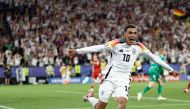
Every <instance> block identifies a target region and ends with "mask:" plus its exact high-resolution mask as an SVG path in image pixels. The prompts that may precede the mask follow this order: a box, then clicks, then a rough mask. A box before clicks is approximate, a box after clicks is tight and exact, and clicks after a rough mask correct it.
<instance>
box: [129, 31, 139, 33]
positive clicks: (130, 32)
mask: <svg viewBox="0 0 190 109" xmlns="http://www.w3.org/2000/svg"><path fill="white" fill-rule="evenodd" d="M128 33H129V34H137V32H132V31H129V32H128Z"/></svg>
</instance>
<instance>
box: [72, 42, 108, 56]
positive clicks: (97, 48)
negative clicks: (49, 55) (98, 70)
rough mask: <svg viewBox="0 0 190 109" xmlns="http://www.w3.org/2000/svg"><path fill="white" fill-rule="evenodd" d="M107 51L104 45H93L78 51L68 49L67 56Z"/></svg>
mask: <svg viewBox="0 0 190 109" xmlns="http://www.w3.org/2000/svg"><path fill="white" fill-rule="evenodd" d="M106 49H107V46H105V45H103V44H102V45H94V46H89V47H84V48H80V49H70V50H68V53H69V55H76V54H86V53H92V52H101V51H104V50H106Z"/></svg>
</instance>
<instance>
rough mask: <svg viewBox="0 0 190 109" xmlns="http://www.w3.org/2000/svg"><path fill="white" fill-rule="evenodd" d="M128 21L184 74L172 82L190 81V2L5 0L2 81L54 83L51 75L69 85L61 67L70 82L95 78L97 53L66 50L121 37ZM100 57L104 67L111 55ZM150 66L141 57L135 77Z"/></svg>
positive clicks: (0, 19)
mask: <svg viewBox="0 0 190 109" xmlns="http://www.w3.org/2000/svg"><path fill="white" fill-rule="evenodd" d="M127 24H136V25H137V27H138V31H139V41H140V42H142V43H143V44H144V45H145V46H147V48H149V49H150V50H151V51H152V52H153V53H155V54H158V52H159V50H160V48H164V50H165V51H166V59H167V62H168V63H169V64H170V65H171V66H172V67H173V68H174V69H176V70H177V71H180V73H181V74H180V75H179V77H178V78H175V77H172V76H171V78H169V80H179V79H182V80H188V79H190V77H189V76H188V75H190V64H189V63H190V49H189V47H190V2H189V0H0V78H1V79H0V84H18V83H20V84H22V82H23V83H24V84H27V83H32V84H37V83H54V82H55V81H54V82H52V80H49V79H47V78H49V77H51V79H52V78H54V79H55V80H57V81H56V82H55V83H64V82H62V79H61V76H62V73H61V71H60V68H61V66H63V67H66V68H67V69H68V70H69V71H70V74H69V76H71V77H72V78H71V80H70V82H71V83H72V82H82V81H83V80H81V77H82V78H85V77H91V74H92V65H91V63H90V60H91V59H92V54H86V55H78V56H77V57H74V58H73V57H70V56H68V55H67V54H66V50H68V49H69V48H81V47H85V46H90V45H95V44H103V43H105V42H107V41H110V40H113V39H115V38H120V37H122V34H123V32H124V28H125V26H126V25H127ZM98 56H99V57H100V59H101V68H102V70H103V69H104V67H105V65H106V62H107V61H109V57H110V55H109V54H108V53H98ZM149 64H150V61H149V60H147V59H146V57H139V59H138V60H137V63H136V64H135V65H134V69H133V71H132V72H133V75H134V78H133V80H134V81H140V80H139V79H138V78H136V77H137V75H138V72H137V67H138V66H142V72H143V73H144V74H145V76H146V74H147V71H148V69H149ZM6 66H10V68H9V69H10V71H8V72H7V71H5V69H7V68H6ZM19 69H21V70H19ZM19 71H21V72H22V77H23V79H22V80H19V75H20V73H19ZM7 74H8V76H10V77H11V78H10V79H11V80H10V82H9V83H6V81H4V79H5V78H6V77H7V76H6V75H7ZM75 77H76V78H75ZM146 80H148V79H145V80H143V81H146ZM20 81H21V82H20ZM89 81H90V79H89Z"/></svg>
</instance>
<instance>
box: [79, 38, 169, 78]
mask: <svg viewBox="0 0 190 109" xmlns="http://www.w3.org/2000/svg"><path fill="white" fill-rule="evenodd" d="M100 51H109V52H110V53H111V59H110V61H109V62H108V64H107V66H106V68H105V70H104V71H103V74H105V79H106V80H118V79H119V80H126V79H129V78H130V76H131V70H132V67H133V65H134V62H135V61H136V59H137V57H138V56H139V55H146V56H148V57H149V58H150V59H152V60H153V61H154V62H156V63H158V64H159V65H161V66H163V67H164V68H166V69H167V70H168V71H173V69H172V68H171V67H170V66H169V65H168V64H166V63H165V62H164V61H162V60H161V59H160V58H158V57H157V56H155V55H154V54H152V53H151V52H150V51H149V50H148V49H147V48H146V47H145V46H144V45H143V44H142V43H140V42H137V43H136V44H134V45H127V44H126V41H125V38H120V39H115V40H112V41H109V42H107V43H106V44H103V45H95V46H91V47H85V48H81V49H77V53H79V54H84V53H89V52H100Z"/></svg>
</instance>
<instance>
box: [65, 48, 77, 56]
mask: <svg viewBox="0 0 190 109" xmlns="http://www.w3.org/2000/svg"><path fill="white" fill-rule="evenodd" d="M67 53H68V55H69V56H71V57H73V56H75V55H77V50H76V49H69V50H68V51H67Z"/></svg>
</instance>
